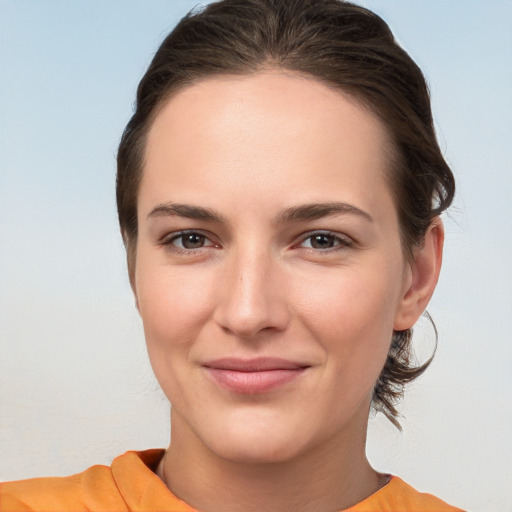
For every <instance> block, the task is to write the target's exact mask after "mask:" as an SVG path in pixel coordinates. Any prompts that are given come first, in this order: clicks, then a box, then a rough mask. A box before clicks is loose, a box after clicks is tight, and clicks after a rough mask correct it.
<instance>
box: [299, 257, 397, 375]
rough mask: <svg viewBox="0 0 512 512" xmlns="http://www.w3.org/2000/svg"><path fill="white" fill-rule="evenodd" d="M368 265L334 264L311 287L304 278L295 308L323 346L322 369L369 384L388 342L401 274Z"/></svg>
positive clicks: (384, 354) (390, 335)
mask: <svg viewBox="0 0 512 512" xmlns="http://www.w3.org/2000/svg"><path fill="white" fill-rule="evenodd" d="M369 268H371V267H365V268H364V269H360V271H357V270H356V269H351V270H348V269H340V271H339V272H338V273H336V275H335V276H333V275H331V276H330V279H329V280H323V283H324V285H323V286H321V287H319V286H318V280H317V281H316V286H315V285H314V284H315V283H313V282H309V283H307V282H306V283H305V285H306V287H307V293H306V290H305V289H304V290H303V291H302V294H301V295H302V297H303V299H302V306H301V309H302V312H303V323H304V324H305V325H306V326H307V328H308V329H309V330H310V332H312V333H313V336H314V338H315V339H317V340H318V341H319V342H320V343H321V344H322V345H323V350H324V353H325V355H326V357H327V360H328V368H330V369H331V371H333V372H336V375H339V376H340V378H343V379H346V380H356V381H361V379H362V380H365V381H366V383H371V384H372V385H373V382H374V381H375V380H376V379H377V378H378V375H379V373H380V371H381V369H382V366H383V365H384V362H385V360H386V357H387V353H388V350H389V346H390V343H391V337H392V333H393V323H394V318H395V312H396V309H397V305H398V302H399V298H400V289H401V286H400V283H401V279H400V277H401V273H400V269H399V268H394V269H392V271H389V269H388V270H387V271H384V270H382V271H380V272H379V271H378V266H376V267H375V270H374V269H372V270H371V271H369V270H368V269H369ZM393 276H394V277H395V279H393ZM308 284H309V286H307V285H308Z"/></svg>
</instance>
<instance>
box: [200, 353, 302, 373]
mask: <svg viewBox="0 0 512 512" xmlns="http://www.w3.org/2000/svg"><path fill="white" fill-rule="evenodd" d="M203 366H205V367H207V368H212V369H216V370H231V371H237V372H264V371H271V370H300V369H303V368H307V367H309V366H311V365H308V364H304V363H297V362H295V361H290V360H288V359H281V358H279V357H258V358H253V359H243V358H236V357H224V358H221V359H215V360H212V361H207V362H206V363H204V364H203Z"/></svg>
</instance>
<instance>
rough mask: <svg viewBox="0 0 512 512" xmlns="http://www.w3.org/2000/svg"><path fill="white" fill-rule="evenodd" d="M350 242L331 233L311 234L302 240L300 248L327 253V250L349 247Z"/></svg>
mask: <svg viewBox="0 0 512 512" xmlns="http://www.w3.org/2000/svg"><path fill="white" fill-rule="evenodd" d="M351 245H352V241H351V240H350V239H346V238H344V237H341V236H338V235H334V234H332V233H313V234H310V235H309V236H307V237H306V238H304V239H303V241H302V242H301V244H300V246H301V247H305V248H306V249H316V250H318V251H322V250H325V251H328V250H329V249H334V250H336V249H343V248H345V247H350V246H351Z"/></svg>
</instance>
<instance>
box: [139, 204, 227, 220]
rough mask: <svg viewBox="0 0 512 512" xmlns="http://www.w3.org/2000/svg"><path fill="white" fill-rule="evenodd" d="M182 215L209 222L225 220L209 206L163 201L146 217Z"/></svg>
mask: <svg viewBox="0 0 512 512" xmlns="http://www.w3.org/2000/svg"><path fill="white" fill-rule="evenodd" d="M172 216H176V217H184V218H186V219H197V220H205V221H209V222H225V220H224V217H222V215H220V214H219V213H217V212H216V211H215V210H212V209H210V208H203V207H201V206H192V205H189V204H178V203H172V202H171V203H164V204H159V205H157V206H155V207H154V208H153V209H152V210H151V211H150V212H149V214H148V217H172Z"/></svg>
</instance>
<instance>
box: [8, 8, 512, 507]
mask: <svg viewBox="0 0 512 512" xmlns="http://www.w3.org/2000/svg"><path fill="white" fill-rule="evenodd" d="M197 3H198V2H197V1H196V0H193V1H184V0H183V1H177V0H176V1H157V0H146V1H142V0H137V1H135V0H107V1H106V0H95V1H92V0H87V1H80V0H60V1H59V0H44V1H37V0H32V1H28V0H10V1H5V0H4V1H1V0H0V66H1V67H0V78H1V80H0V480H1V479H14V478H23V477H29V476H36V475H50V474H67V473H70V472H76V471H80V470H82V469H84V468H85V467H87V466H88V465H92V464H94V463H109V462H110V460H111V459H112V458H113V457H114V456H115V455H117V454H119V453H121V452H123V451H124V450H127V449H141V448H147V447H155V446H164V445H165V444H166V443H167V441H168V417H167V414H168V411H167V404H166V402H165V399H164V398H162V395H161V394H160V392H159V391H158V390H157V388H158V387H157V384H156V383H155V381H154V379H153V377H152V375H151V371H150V369H149V365H148V362H147V357H146V354H145V347H144V342H143V336H142V330H141V326H140V321H139V319H138V317H137V314H136V312H135V309H134V307H133V301H132V298H131V295H130V289H129V285H128V281H127V278H126V273H125V268H124V253H123V248H122V243H121V240H120V236H119V234H118V228H117V224H116V213H115V198H114V181H115V156H114V155H115V151H116V146H117V143H118V141H119V137H120V134H121V132H122V129H123V127H124V125H125V123H126V122H127V120H128V119H129V116H130V114H131V105H132V103H133V100H134V94H135V88H136V85H137V83H138V80H139V79H140V77H141V76H142V73H143V71H144V70H145V68H146V66H147V65H148V63H149V61H150V59H151V56H152V54H153V53H154V51H155V50H156V48H157V46H158V44H159V42H160V41H161V40H162V38H163V36H164V35H165V34H166V33H167V32H168V30H169V29H170V27H172V26H173V25H174V24H175V23H176V21H177V19H178V18H179V17H181V16H182V15H183V14H184V13H185V12H186V11H187V10H188V9H189V8H191V7H193V6H194V5H196V4H197ZM364 5H366V6H368V7H370V8H372V9H374V10H376V11H377V12H378V13H379V14H381V15H382V16H383V17H384V19H386V20H387V21H388V23H389V24H390V26H391V28H392V29H393V30H394V31H395V33H396V35H397V38H398V40H399V41H400V43H401V44H402V45H404V46H405V48H406V49H407V50H408V51H409V52H410V54H411V55H412V56H413V58H415V59H416V61H417V62H418V64H419V65H420V67H421V68H422V69H423V70H424V72H425V74H426V75H427V78H428V81H429V83H430V85H431V91H432V100H433V108H434V114H435V118H436V126H437V130H438V136H439V139H440V144H441V147H442V148H443V150H444V151H445V154H446V157H447V160H448V162H449V163H450V164H451V165H452V167H453V170H454V172H455V174H456V178H457V183H458V196H457V200H456V204H455V206H454V208H453V209H452V211H451V214H450V216H449V217H448V218H447V219H446V225H447V242H446V250H445V264H444V269H443V273H442V276H441V282H440V284H439V287H438V290H437V292H436V295H435V296H434V299H433V301H432V304H431V307H430V308H429V309H430V312H431V313H432V315H433V316H434V318H435V320H436V323H437V326H438V328H439V333H440V340H439V349H438V354H437V356H436V359H435V362H434V363H433V365H432V367H431V368H430V369H429V371H428V372H427V374H425V376H424V377H423V378H422V379H421V380H420V381H419V382H418V383H417V384H415V385H414V386H413V387H412V388H411V389H410V391H409V393H408V395H407V399H406V401H405V402H404V405H403V414H404V415H405V416H406V419H405V420H403V422H402V423H403V427H404V433H403V434H399V433H397V432H395V431H394V430H393V429H392V427H390V426H389V425H388V424H386V422H385V421H383V420H382V419H381V418H379V417H377V418H376V419H372V421H371V427H370V437H369V446H368V451H369V455H370V458H371V460H372V461H373V462H374V464H375V465H376V467H377V468H378V469H380V470H382V471H388V472H394V473H397V474H399V475H400V476H402V477H403V478H404V479H405V480H407V481H409V482H410V483H411V484H413V485H415V486H416V487H418V488H420V489H422V490H428V491H430V492H433V493H435V494H439V495H440V496H442V497H444V498H445V499H446V500H447V501H451V502H453V503H454V504H457V505H459V506H461V507H466V508H468V509H470V510H472V511H475V512H478V511H480V512H484V511H485V512H488V511H491V510H492V511H495V512H500V511H508V510H511V509H510V503H511V502H512V493H511V491H510V487H509V484H510V481H511V477H512V475H511V470H510V461H511V455H512V448H511V443H510V440H509V438H510V432H512V412H511V411H512V407H511V405H512V404H511V398H510V397H511V394H512V377H511V363H512V149H511V148H512V142H511V140H512V138H511V136H512V127H511V124H512V94H511V92H512V30H511V28H510V27H511V23H512V1H510V0H486V1H485V2H482V1H481V0H466V1H456V0H452V1H447V0H431V1H429V2H427V1H411V0H371V1H370V0H368V1H366V2H364ZM422 333H423V330H422V329H420V332H419V336H418V343H419V345H420V348H419V350H420V352H421V351H423V352H424V353H425V351H426V350H428V347H429V345H428V338H429V336H426V335H425V336H424V335H423V334H422ZM423 345H424V347H423V348H422V346H423Z"/></svg>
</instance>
